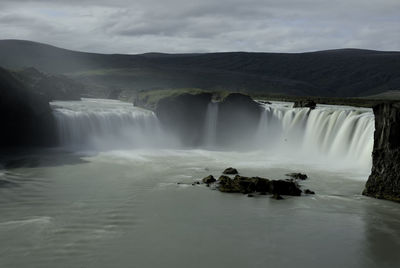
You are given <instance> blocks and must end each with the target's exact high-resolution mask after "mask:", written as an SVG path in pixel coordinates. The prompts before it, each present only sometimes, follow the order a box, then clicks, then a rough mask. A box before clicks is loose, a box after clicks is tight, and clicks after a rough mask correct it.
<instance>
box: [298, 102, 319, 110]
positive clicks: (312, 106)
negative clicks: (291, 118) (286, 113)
mask: <svg viewBox="0 0 400 268" xmlns="http://www.w3.org/2000/svg"><path fill="white" fill-rule="evenodd" d="M304 107H306V108H310V110H313V109H315V107H317V104H316V103H315V101H313V100H299V101H295V102H294V104H293V108H304Z"/></svg>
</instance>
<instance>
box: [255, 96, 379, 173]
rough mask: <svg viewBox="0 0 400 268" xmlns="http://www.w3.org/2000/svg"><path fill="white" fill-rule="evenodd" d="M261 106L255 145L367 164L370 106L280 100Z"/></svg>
mask: <svg viewBox="0 0 400 268" xmlns="http://www.w3.org/2000/svg"><path fill="white" fill-rule="evenodd" d="M264 108H265V109H264V111H263V114H262V116H261V120H260V126H259V129H258V132H257V141H256V144H258V146H262V147H264V148H268V149H269V150H272V151H275V152H280V153H287V154H292V155H298V156H299V157H307V158H308V159H315V161H319V160H321V159H326V160H332V161H335V160H338V161H341V162H343V163H344V162H347V163H348V164H349V166H351V165H355V166H361V167H364V168H366V169H369V168H370V166H371V160H372V157H371V152H372V147H373V142H374V140H373V134H374V115H373V113H372V110H371V109H367V108H354V107H345V106H329V105H319V107H318V108H317V109H315V110H309V109H308V108H291V107H290V106H288V105H286V104H284V103H275V104H271V105H265V106H264ZM332 163H333V162H332Z"/></svg>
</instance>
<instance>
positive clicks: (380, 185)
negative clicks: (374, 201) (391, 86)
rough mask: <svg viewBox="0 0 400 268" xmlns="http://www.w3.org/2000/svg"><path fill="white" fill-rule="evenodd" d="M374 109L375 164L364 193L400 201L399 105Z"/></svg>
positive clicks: (393, 104) (379, 106) (386, 105)
mask: <svg viewBox="0 0 400 268" xmlns="http://www.w3.org/2000/svg"><path fill="white" fill-rule="evenodd" d="M373 110H374V114H375V133H374V149H373V153H372V157H373V160H372V161H373V165H372V171H371V175H370V176H369V178H368V181H367V183H366V186H365V190H364V192H363V194H364V195H367V196H371V197H375V198H379V199H388V200H392V201H397V202H400V137H399V134H400V103H384V104H379V105H377V106H375V107H374V108H373Z"/></svg>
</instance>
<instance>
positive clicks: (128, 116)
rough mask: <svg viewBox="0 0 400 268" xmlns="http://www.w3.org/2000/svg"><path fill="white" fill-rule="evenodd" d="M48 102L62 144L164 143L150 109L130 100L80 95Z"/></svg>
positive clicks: (116, 145)
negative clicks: (74, 98) (81, 98)
mask: <svg viewBox="0 0 400 268" xmlns="http://www.w3.org/2000/svg"><path fill="white" fill-rule="evenodd" d="M51 106H52V107H53V110H54V115H55V118H56V121H57V125H58V133H59V140H60V143H61V145H62V146H66V147H77V148H84V149H85V148H91V149H92V148H95V149H118V148H121V149H122V148H126V149H127V148H138V147H152V146H161V145H162V144H163V143H166V141H165V139H166V136H165V134H164V133H163V131H162V129H161V128H160V125H159V122H158V119H157V117H156V116H155V115H154V113H153V112H151V111H147V110H144V109H140V108H136V107H133V106H132V104H130V103H125V102H120V101H114V100H100V99H83V100H82V101H57V102H52V103H51Z"/></svg>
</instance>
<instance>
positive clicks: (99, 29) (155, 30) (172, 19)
mask: <svg viewBox="0 0 400 268" xmlns="http://www.w3.org/2000/svg"><path fill="white" fill-rule="evenodd" d="M399 14H400V0H329V1H326V0H242V1H239V0H68V1H61V0H0V39H23V40H31V41H37V42H42V43H47V44H52V45H55V46H58V47H63V48H67V49H72V50H79V51H90V52H99V53H126V54H136V53H144V52H168V53H188V52H220V51H262V52H305V51H316V50H326V49H336V48H365V49H375V50H395V51H398V50H400V15H399Z"/></svg>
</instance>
